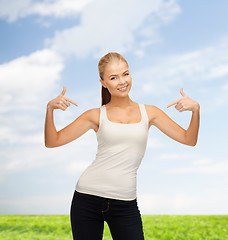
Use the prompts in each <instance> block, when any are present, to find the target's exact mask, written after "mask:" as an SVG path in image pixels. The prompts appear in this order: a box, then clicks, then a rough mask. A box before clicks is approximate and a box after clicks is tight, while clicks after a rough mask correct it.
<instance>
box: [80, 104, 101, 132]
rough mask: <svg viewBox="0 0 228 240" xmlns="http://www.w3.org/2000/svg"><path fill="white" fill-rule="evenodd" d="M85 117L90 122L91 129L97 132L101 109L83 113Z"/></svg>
mask: <svg viewBox="0 0 228 240" xmlns="http://www.w3.org/2000/svg"><path fill="white" fill-rule="evenodd" d="M83 115H84V117H85V118H86V119H87V120H88V121H90V123H91V128H92V129H93V130H94V131H95V132H97V130H98V127H99V119H100V108H92V109H89V110H87V111H85V112H84V113H83Z"/></svg>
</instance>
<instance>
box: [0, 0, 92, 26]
mask: <svg viewBox="0 0 228 240" xmlns="http://www.w3.org/2000/svg"><path fill="white" fill-rule="evenodd" d="M91 1H92V0H55V1H50V0H43V1H33V0H17V1H15V0H0V18H4V19H6V20H7V21H8V22H14V21H16V20H18V19H20V18H25V17H28V16H30V15H38V16H54V17H57V18H63V17H67V16H71V17H75V16H77V14H78V13H80V12H81V11H82V9H83V8H84V7H85V6H86V5H87V4H88V3H89V2H91Z"/></svg>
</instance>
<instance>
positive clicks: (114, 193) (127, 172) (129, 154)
mask: <svg viewBox="0 0 228 240" xmlns="http://www.w3.org/2000/svg"><path fill="white" fill-rule="evenodd" d="M138 106H139V108H140V112H141V121H140V122H137V123H115V122H111V121H109V119H108V117H107V113H106V107H105V105H102V106H101V107H100V122H99V129H98V131H97V133H96V135H97V142H98V145H97V153H96V158H95V160H94V161H93V162H92V163H91V164H90V165H89V166H88V167H87V168H86V170H85V171H84V172H83V173H82V175H81V176H80V178H79V180H78V182H77V184H76V187H75V189H76V190H77V191H78V192H81V193H87V194H92V195H97V196H101V197H106V198H114V199H120V200H134V199H135V198H136V183H137V180H136V177H137V170H138V168H139V166H140V163H141V160H142V158H143V156H144V153H145V150H146V145H147V139H148V130H149V129H148V128H149V125H148V124H149V121H148V116H147V112H146V108H145V105H144V104H141V103H139V104H138Z"/></svg>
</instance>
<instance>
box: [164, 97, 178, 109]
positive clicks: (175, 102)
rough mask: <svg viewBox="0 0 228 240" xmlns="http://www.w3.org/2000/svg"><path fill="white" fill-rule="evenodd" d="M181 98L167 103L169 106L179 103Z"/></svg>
mask: <svg viewBox="0 0 228 240" xmlns="http://www.w3.org/2000/svg"><path fill="white" fill-rule="evenodd" d="M179 100H180V99H178V100H176V101H174V102H172V103H170V104H168V105H167V108H168V107H171V106H173V105H174V104H177V103H178V102H179Z"/></svg>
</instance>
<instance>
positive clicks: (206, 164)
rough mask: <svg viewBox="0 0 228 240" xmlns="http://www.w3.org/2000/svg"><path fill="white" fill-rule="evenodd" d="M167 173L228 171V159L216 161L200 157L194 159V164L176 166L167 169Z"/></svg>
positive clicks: (214, 172)
mask: <svg viewBox="0 0 228 240" xmlns="http://www.w3.org/2000/svg"><path fill="white" fill-rule="evenodd" d="M165 173H169V174H186V173H198V174H216V173H219V174H220V173H228V161H227V160H225V161H219V162H217V163H214V161H212V160H211V159H204V158H203V159H198V160H197V161H194V162H193V163H192V165H190V166H187V167H186V166H185V167H174V168H171V169H167V170H165Z"/></svg>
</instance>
